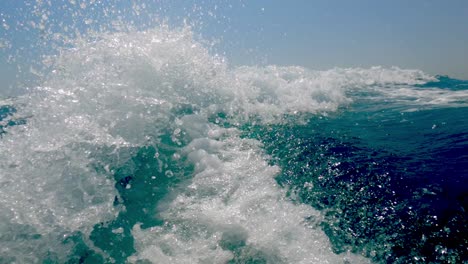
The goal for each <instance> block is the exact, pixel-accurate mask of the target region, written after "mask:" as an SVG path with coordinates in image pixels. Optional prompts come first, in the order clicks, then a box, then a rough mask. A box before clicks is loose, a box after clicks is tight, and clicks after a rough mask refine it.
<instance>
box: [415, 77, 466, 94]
mask: <svg viewBox="0 0 468 264" xmlns="http://www.w3.org/2000/svg"><path fill="white" fill-rule="evenodd" d="M436 79H437V81H432V82H427V83H425V84H421V85H416V87H421V88H442V89H450V90H454V91H459V90H467V89H468V80H458V79H452V78H450V77H449V76H444V75H438V76H436Z"/></svg>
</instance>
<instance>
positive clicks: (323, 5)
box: [0, 0, 468, 92]
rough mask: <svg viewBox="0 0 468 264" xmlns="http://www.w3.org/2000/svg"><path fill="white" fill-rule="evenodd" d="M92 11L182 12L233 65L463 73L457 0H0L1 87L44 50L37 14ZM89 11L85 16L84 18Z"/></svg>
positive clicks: (467, 25)
mask: <svg viewBox="0 0 468 264" xmlns="http://www.w3.org/2000/svg"><path fill="white" fill-rule="evenodd" d="M48 2H50V3H51V4H50V6H48V5H47V3H48ZM37 3H42V5H38V4H37ZM83 3H85V4H86V5H85V6H86V8H80V4H83ZM110 3H112V4H110ZM35 5H36V8H35V7H34V6H35ZM37 6H39V7H41V8H37ZM135 6H138V7H139V10H140V12H138V14H136V13H135V12H134V11H135V8H134V7H135ZM91 7H94V8H91ZM99 8H104V9H106V10H114V11H116V12H115V14H114V16H112V18H115V17H119V16H120V17H121V19H122V20H123V21H124V22H125V20H128V21H133V23H134V24H135V25H137V27H138V28H145V27H146V28H148V27H152V26H155V24H156V23H154V21H152V20H151V19H152V18H155V17H158V19H167V20H168V21H169V23H170V24H173V25H180V24H181V23H182V21H183V20H184V19H185V20H186V21H188V22H189V23H194V25H195V26H194V27H193V30H194V31H195V32H196V33H197V34H199V35H200V36H201V38H203V39H207V40H214V41H217V42H218V44H217V45H216V51H217V52H219V53H221V54H223V55H225V56H226V58H227V60H228V61H229V62H230V63H231V65H234V66H236V65H245V64H247V65H252V64H259V65H263V64H277V65H299V66H303V67H307V68H310V69H313V70H326V69H330V68H334V67H365V68H367V67H371V66H378V65H380V66H386V67H390V66H398V67H400V68H410V69H420V70H423V71H425V72H427V73H429V74H434V75H435V74H442V75H449V76H451V77H454V78H459V79H468V1H466V0H411V1H409V0H392V1H383V0H353V1H349V0H341V1H338V0H291V1H283V0H252V1H247V0H217V1H215V0H134V1H123V0H122V1H120V0H107V1H103V0H101V1H100V0H87V1H85V0H41V1H33V0H29V1H17V0H0V80H1V82H0V92H1V90H2V87H3V90H5V87H7V86H8V87H10V90H11V89H20V87H19V86H21V85H24V84H21V85H14V83H16V81H15V77H14V76H15V75H16V74H17V73H18V66H20V68H21V72H22V74H20V76H21V78H26V77H25V76H29V75H31V71H30V69H31V65H32V64H33V63H32V62H31V61H30V60H32V58H34V56H36V55H38V54H40V53H41V52H47V51H44V50H43V49H39V48H38V47H37V43H39V42H41V41H42V40H41V36H40V33H38V32H39V31H40V30H39V29H38V28H39V27H38V23H39V22H40V21H41V19H42V13H43V12H45V11H47V10H48V11H51V12H50V13H49V14H48V17H47V23H49V24H48V26H47V27H46V30H50V32H52V33H54V31H55V30H57V31H60V30H61V29H63V27H58V24H59V23H60V22H62V23H63V24H67V25H69V26H71V27H76V28H78V29H80V30H81V29H83V28H86V27H90V26H96V28H97V26H98V25H99V26H102V25H110V24H111V23H110V20H109V19H107V18H106V17H103V16H102V15H99V13H100V12H101V11H102V10H101V11H100V9H99ZM67 10H70V12H68V11H67ZM119 10H120V11H121V12H117V11H119ZM101 13H102V12H101ZM126 13H128V14H126ZM72 15H73V16H74V17H75V18H71V17H72ZM89 18H92V21H93V23H91V25H85V24H84V21H87V20H89ZM31 21H34V22H35V23H36V24H35V27H34V28H32V29H31V27H32V26H31V25H30V22H31ZM73 21H74V22H73ZM77 21H78V22H77ZM2 24H3V26H2ZM5 25H7V26H5ZM26 29H27V30H26ZM18 54H20V55H18ZM12 56H13V57H15V56H16V58H15V59H14V60H12V59H11V58H12ZM8 61H10V62H8ZM30 64H31V65H30Z"/></svg>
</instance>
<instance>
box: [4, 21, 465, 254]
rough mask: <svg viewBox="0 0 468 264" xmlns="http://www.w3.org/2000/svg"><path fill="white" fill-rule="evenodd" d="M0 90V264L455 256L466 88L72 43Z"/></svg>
mask: <svg viewBox="0 0 468 264" xmlns="http://www.w3.org/2000/svg"><path fill="white" fill-rule="evenodd" d="M70 45H73V47H74V48H70V49H63V50H62V51H61V53H60V55H57V56H55V57H54V58H53V61H52V63H51V64H50V65H51V66H50V68H49V69H48V72H47V74H46V75H45V76H44V77H43V78H41V84H40V85H39V86H36V87H33V88H31V89H30V92H29V93H28V94H25V95H21V96H18V97H15V98H9V99H3V100H2V101H0V136H1V139H0V149H2V151H1V153H0V211H1V212H2V214H1V216H0V219H1V221H0V234H1V235H0V246H1V249H0V263H369V262H375V263H431V262H433V263H463V262H466V261H467V259H466V256H467V255H468V252H467V247H468V239H467V238H466V236H465V235H464V232H465V231H466V230H467V224H468V222H467V219H468V218H467V213H466V209H467V194H468V189H467V187H466V186H468V185H467V183H468V182H467V181H468V178H467V168H468V164H467V162H468V151H467V150H468V133H467V131H468V122H467V121H466V115H467V109H468V108H467V107H468V89H467V88H468V86H467V85H468V82H466V81H462V80H455V79H451V78H450V77H447V76H431V75H428V74H426V73H424V72H422V71H419V70H405V69H400V68H396V67H393V68H383V67H373V68H367V69H362V68H350V69H340V68H336V69H331V70H328V71H312V70H309V69H305V68H302V67H279V66H264V67H254V66H243V67H232V66H229V65H228V64H227V63H226V62H225V60H224V58H221V57H220V56H217V55H212V54H211V53H210V52H209V50H207V49H206V48H205V47H204V45H203V44H201V43H200V42H198V41H197V40H195V39H194V38H193V33H192V32H191V31H190V29H189V28H181V29H169V28H168V27H160V28H155V29H151V30H146V31H129V32H121V33H106V34H101V35H99V36H98V37H96V36H94V37H92V38H90V39H88V40H87V39H79V40H77V41H76V43H71V44H70Z"/></svg>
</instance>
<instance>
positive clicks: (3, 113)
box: [0, 105, 26, 137]
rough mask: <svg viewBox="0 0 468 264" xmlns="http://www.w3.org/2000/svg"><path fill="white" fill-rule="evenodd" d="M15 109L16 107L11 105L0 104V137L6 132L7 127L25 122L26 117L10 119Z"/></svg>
mask: <svg viewBox="0 0 468 264" xmlns="http://www.w3.org/2000/svg"><path fill="white" fill-rule="evenodd" d="M16 111H17V110H16V108H15V107H13V106H11V105H1V106H0V137H1V136H2V135H3V134H5V133H6V132H7V131H6V130H7V128H8V127H11V126H16V125H24V124H26V119H23V118H21V119H12V116H13V115H14V114H15V113H16ZM2 121H3V122H2Z"/></svg>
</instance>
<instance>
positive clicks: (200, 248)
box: [130, 117, 366, 263]
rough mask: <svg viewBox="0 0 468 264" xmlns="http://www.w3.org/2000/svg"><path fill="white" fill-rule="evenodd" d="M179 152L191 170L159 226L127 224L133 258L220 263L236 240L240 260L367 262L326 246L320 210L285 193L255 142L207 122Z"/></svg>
mask: <svg viewBox="0 0 468 264" xmlns="http://www.w3.org/2000/svg"><path fill="white" fill-rule="evenodd" d="M187 119H189V118H188V117H187ZM195 120H197V121H196V122H199V119H198V118H195ZM186 122H188V121H186ZM210 134H215V135H218V136H219V135H220V134H223V137H222V139H218V138H219V137H216V138H210V137H209V136H208V135H210ZM183 152H184V153H185V154H186V155H188V157H189V159H190V161H191V162H193V164H194V165H195V175H194V177H193V179H192V180H191V181H190V184H189V185H188V186H186V188H184V189H182V190H180V193H179V194H178V195H177V197H175V199H174V200H173V201H171V202H170V203H169V204H165V205H163V206H161V208H160V210H164V211H163V212H161V213H160V217H162V218H163V219H164V220H165V225H164V226H163V227H155V228H151V229H148V230H142V229H141V228H140V227H139V226H136V227H135V228H134V230H133V235H134V236H135V238H136V241H137V250H138V254H136V255H135V256H133V257H132V258H131V259H130V260H131V261H132V262H136V261H137V260H143V259H145V260H149V261H151V262H153V263H158V262H159V263H226V261H227V260H229V259H231V258H233V257H234V253H233V252H231V251H230V250H232V249H230V248H229V247H236V245H242V244H243V243H245V246H240V248H239V249H238V250H239V252H242V253H237V254H240V255H242V256H241V258H244V261H245V259H247V258H248V257H254V256H257V257H258V256H261V257H263V258H264V259H265V260H267V261H268V263H343V262H344V261H345V259H347V260H348V261H351V262H353V263H364V262H366V260H365V259H364V258H361V257H359V256H356V255H351V254H349V255H347V256H344V255H336V254H334V253H333V252H332V250H331V248H330V242H329V240H328V238H327V236H326V235H325V234H324V233H323V231H321V229H320V227H318V225H317V223H318V222H320V220H321V215H320V213H319V212H317V211H315V210H313V209H312V208H311V207H310V206H306V205H300V204H294V203H292V202H291V201H289V200H288V199H287V198H286V195H285V190H284V189H281V188H280V187H279V186H278V185H277V183H276V182H275V180H274V177H275V175H277V173H278V172H279V170H280V169H279V168H278V167H276V166H270V165H268V164H267V162H266V158H267V157H266V156H265V155H264V154H263V153H262V151H261V144H260V143H259V142H258V141H255V140H251V139H241V138H239V136H238V135H237V133H236V131H234V130H232V129H231V130H226V129H222V128H219V127H217V126H215V125H210V128H209V130H208V131H205V137H203V138H198V139H194V140H193V141H192V142H191V143H190V144H189V145H188V146H187V147H185V148H184V150H183ZM306 219H309V220H306Z"/></svg>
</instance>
